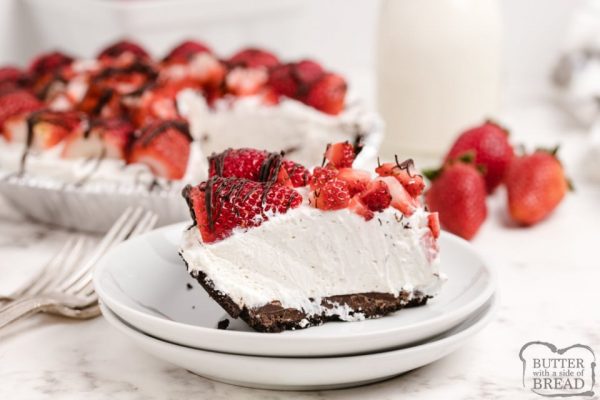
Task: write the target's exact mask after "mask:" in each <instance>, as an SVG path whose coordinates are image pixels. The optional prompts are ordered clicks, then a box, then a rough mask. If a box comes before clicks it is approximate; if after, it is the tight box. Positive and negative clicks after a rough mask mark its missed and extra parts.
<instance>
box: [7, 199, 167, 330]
mask: <svg viewBox="0 0 600 400" xmlns="http://www.w3.org/2000/svg"><path fill="white" fill-rule="evenodd" d="M157 219H158V217H157V215H156V214H155V213H153V212H150V211H147V212H146V213H143V209H141V208H137V209H135V210H132V209H127V210H126V211H125V213H123V215H122V216H121V217H120V218H119V219H118V220H117V222H115V224H114V225H113V226H112V228H111V229H110V230H109V232H108V233H107V234H106V235H105V236H104V238H103V239H102V241H101V242H100V244H99V245H98V247H97V249H96V251H95V252H94V253H93V254H92V256H91V257H90V258H89V259H88V260H87V261H86V262H85V263H84V264H80V266H79V268H75V269H74V270H73V269H72V270H71V272H70V273H69V274H63V275H61V276H60V278H56V279H50V280H49V281H48V282H47V283H45V284H44V285H40V286H43V287H41V288H40V289H39V290H37V291H36V294H35V295H27V296H25V297H23V298H20V299H19V300H15V301H13V302H12V303H10V304H8V305H7V306H5V307H4V308H3V309H2V310H1V311H0V328H2V327H3V326H6V325H8V324H9V323H11V322H14V321H16V320H18V319H21V318H25V317H27V316H30V315H33V314H36V313H38V312H48V313H52V314H59V315H63V316H66V317H71V318H78V319H85V318H92V317H95V316H97V315H99V309H98V295H97V294H96V291H95V290H94V287H93V285H92V274H93V269H94V266H95V265H96V263H97V262H98V261H99V260H100V258H101V257H102V256H103V255H104V254H105V253H106V252H107V251H108V250H109V249H111V248H112V247H114V246H115V245H116V244H118V243H120V242H122V241H123V240H125V239H127V238H129V237H132V236H135V235H139V234H141V233H144V232H147V231H149V230H150V229H152V228H153V227H154V225H155V224H156V222H157ZM73 250H74V249H72V251H73ZM65 269H66V268H65ZM26 292H28V291H26ZM40 293H41V294H40Z"/></svg>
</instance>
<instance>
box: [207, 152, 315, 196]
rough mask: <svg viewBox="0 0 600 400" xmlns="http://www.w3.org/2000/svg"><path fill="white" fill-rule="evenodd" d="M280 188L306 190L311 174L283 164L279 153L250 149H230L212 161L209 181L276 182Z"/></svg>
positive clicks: (214, 155)
mask: <svg viewBox="0 0 600 400" xmlns="http://www.w3.org/2000/svg"><path fill="white" fill-rule="evenodd" d="M275 170H277V177H276V178H275V180H276V181H277V182H279V183H281V184H286V185H287V184H288V183H289V185H291V186H294V187H298V186H306V184H307V182H308V179H309V176H310V174H309V172H308V170H307V169H306V168H304V166H302V165H300V164H298V163H295V162H293V161H289V160H284V159H283V158H282V155H281V154H279V153H269V152H267V151H265V150H256V149H249V148H242V149H228V150H225V151H224V152H221V153H219V154H213V155H212V156H210V158H209V177H212V176H217V175H218V176H222V177H225V178H228V177H236V178H245V179H249V180H252V181H257V182H266V181H268V180H271V179H273V178H274V177H273V174H274V173H275Z"/></svg>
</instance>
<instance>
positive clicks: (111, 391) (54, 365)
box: [0, 102, 600, 400]
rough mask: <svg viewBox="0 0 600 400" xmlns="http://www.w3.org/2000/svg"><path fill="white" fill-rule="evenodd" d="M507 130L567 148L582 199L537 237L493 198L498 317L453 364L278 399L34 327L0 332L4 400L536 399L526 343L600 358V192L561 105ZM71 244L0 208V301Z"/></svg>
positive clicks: (78, 326) (486, 243)
mask: <svg viewBox="0 0 600 400" xmlns="http://www.w3.org/2000/svg"><path fill="white" fill-rule="evenodd" d="M502 120H503V121H504V122H505V124H507V125H508V126H510V127H511V128H512V135H513V138H514V139H515V140H517V141H523V142H526V143H538V144H553V143H556V142H561V143H562V149H561V152H562V154H563V158H564V161H565V165H566V167H567V169H568V171H569V172H570V174H571V175H572V176H573V177H574V178H575V179H574V180H575V184H576V187H577V191H576V192H575V193H574V194H571V195H569V196H568V198H567V199H566V201H564V203H563V204H562V205H561V206H560V208H559V209H558V210H557V211H556V212H555V214H554V215H553V216H552V217H551V218H550V219H548V220H547V221H545V222H543V223H541V224H539V225H537V226H535V227H532V228H528V229H521V228H516V227H514V226H511V224H510V223H509V222H508V217H507V215H506V211H505V193H504V192H503V191H502V190H500V191H498V192H497V193H496V194H495V195H494V196H493V197H492V198H490V200H489V218H488V220H487V221H486V223H485V225H484V226H483V228H482V230H481V232H480V233H479V235H478V236H477V237H476V238H475V240H474V241H473V244H474V246H475V247H476V248H477V249H478V250H480V251H481V252H482V253H483V254H484V255H485V256H486V257H487V258H488V259H489V260H490V261H491V262H492V263H493V265H495V266H496V268H497V272H498V277H499V288H498V290H499V293H500V307H499V312H498V314H497V317H496V318H495V320H494V321H493V322H492V323H491V324H490V325H489V326H488V327H487V328H485V329H484V330H483V331H482V332H481V333H480V334H478V335H477V336H476V337H475V338H474V339H473V340H472V341H471V342H469V343H468V344H467V345H465V346H464V347H463V348H461V349H460V350H458V351H457V352H455V353H453V354H452V355H450V356H448V357H446V358H444V359H442V360H440V361H438V362H436V363H433V364H431V365H429V366H426V367H423V368H420V369H418V370H415V371H413V372H410V373H407V374H405V375H402V376H400V377H397V378H394V379H392V380H389V381H386V382H383V383H378V384H373V385H369V386H364V387H360V388H355V389H347V390H336V391H327V392H273V391H263V390H252V389H245V388H240V387H235V386H230V385H226V384H221V383H217V382H213V381H210V380H208V379H204V378H201V377H198V376H196V375H193V374H191V373H188V372H187V371H185V370H183V369H180V368H178V367H175V366H173V365H170V364H167V363H165V362H163V361H160V360H158V359H155V358H153V357H151V356H149V355H147V354H145V353H144V352H142V351H141V350H140V349H138V348H137V347H134V346H133V345H132V344H131V343H130V342H129V341H128V339H126V338H125V337H124V336H122V335H121V334H120V333H119V332H117V331H115V330H114V329H112V328H111V327H110V326H109V325H108V324H107V322H105V321H104V320H103V319H102V318H97V319H95V320H92V321H84V322H73V321H67V320H64V319H59V318H55V317H50V316H36V317H34V318H31V319H29V320H26V321H22V322H20V323H17V324H13V325H12V326H9V327H8V328H6V329H3V330H0V399H56V398H60V399H81V398H83V397H84V396H85V398H86V399H88V400H92V399H105V398H111V399H127V400H129V399H180V398H182V399H183V398H194V399H232V398H244V399H273V400H275V399H284V398H286V399H287V398H292V399H317V398H318V399H330V398H331V399H366V398H368V399H371V398H372V399H394V398H400V397H406V398H411V399H413V400H414V399H430V398H441V397H443V398H446V399H482V398H486V399H487V398H502V399H504V398H506V399H514V398H539V397H538V396H536V395H533V394H531V393H530V392H528V391H526V390H525V389H524V388H523V387H522V386H521V376H522V375H521V374H522V369H521V368H522V365H521V361H520V360H519V357H518V353H519V350H520V348H521V346H523V345H524V344H525V343H526V342H529V341H532V340H545V341H549V342H552V343H554V344H555V345H557V346H558V347H564V346H569V345H571V344H574V343H583V344H587V345H589V346H591V347H592V348H593V349H594V350H596V352H597V354H600V319H598V318H596V316H597V315H598V304H600V292H599V291H598V282H600V261H599V259H598V257H597V255H596V253H595V250H596V249H597V247H596V246H598V237H599V236H600V235H599V234H600V228H599V223H600V208H599V207H598V205H599V204H600V185H598V186H594V185H593V184H591V183H589V182H586V181H585V180H584V179H583V178H580V176H582V174H581V166H580V165H579V160H580V158H581V157H580V156H581V154H582V152H583V151H584V150H585V146H586V140H585V139H586V138H585V135H584V134H583V133H582V132H580V131H578V130H577V129H576V128H574V127H572V126H570V125H569V123H568V121H565V120H563V116H562V114H561V113H560V112H558V111H557V110H555V109H554V106H553V105H552V104H546V103H544V102H537V103H535V104H533V105H529V106H519V107H517V106H516V105H515V106H514V107H513V108H512V109H511V110H508V111H507V112H506V113H505V115H504V116H503V118H502ZM72 234H73V233H69V232H63V231H60V230H56V229H53V228H50V227H47V226H42V225H36V224H34V223H31V222H28V221H26V220H24V219H22V218H21V217H19V216H17V215H16V214H15V213H13V212H12V211H10V210H9V208H8V207H7V206H6V205H5V204H1V203H0V277H2V278H1V279H0V292H2V291H3V290H8V289H9V288H10V287H13V286H14V285H17V284H18V283H19V282H20V281H24V280H25V279H26V277H27V276H28V275H29V274H31V273H33V272H34V271H35V270H36V268H39V267H40V266H41V265H42V264H43V262H44V261H45V260H47V259H48V258H49V257H50V256H51V255H52V254H53V252H55V251H56V249H57V247H58V246H59V245H60V243H62V242H63V241H64V240H65V238H67V237H68V236H70V235H72ZM596 389H597V388H596ZM596 392H598V389H597V390H596Z"/></svg>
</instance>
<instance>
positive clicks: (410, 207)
mask: <svg viewBox="0 0 600 400" xmlns="http://www.w3.org/2000/svg"><path fill="white" fill-rule="evenodd" d="M375 181H383V182H385V184H386V185H387V188H388V190H389V192H390V196H392V201H391V203H390V204H391V206H392V207H394V208H395V209H397V210H400V211H401V212H402V214H404V215H406V216H411V215H412V214H413V212H414V211H415V209H416V207H417V205H418V204H417V201H416V200H415V199H414V198H413V197H412V196H411V195H410V194H409V193H408V192H407V191H406V189H404V186H402V185H401V184H400V182H398V180H397V179H395V178H394V177H391V176H384V177H381V178H377V179H376V180H375Z"/></svg>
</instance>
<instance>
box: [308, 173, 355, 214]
mask: <svg viewBox="0 0 600 400" xmlns="http://www.w3.org/2000/svg"><path fill="white" fill-rule="evenodd" d="M309 200H310V204H311V205H312V206H313V207H315V208H318V209H320V210H339V209H342V208H346V207H347V206H348V203H349V202H350V192H349V191H348V184H346V182H344V181H343V180H341V179H337V178H333V179H331V180H329V181H327V182H326V183H325V184H324V185H323V186H322V187H320V188H318V189H315V190H314V191H312V192H310V194H309Z"/></svg>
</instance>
